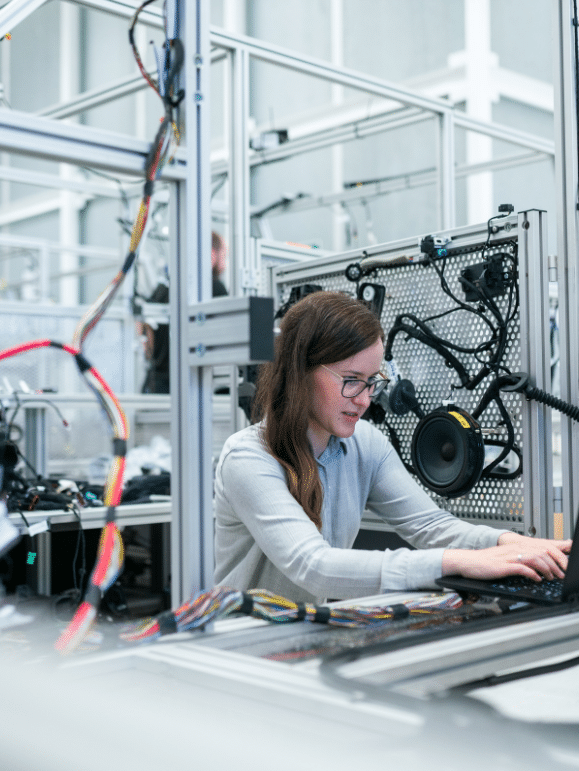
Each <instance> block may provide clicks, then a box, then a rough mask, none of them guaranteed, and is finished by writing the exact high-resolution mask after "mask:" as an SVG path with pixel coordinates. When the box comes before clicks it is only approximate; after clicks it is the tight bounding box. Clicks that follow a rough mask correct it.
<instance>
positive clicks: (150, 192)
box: [143, 179, 155, 198]
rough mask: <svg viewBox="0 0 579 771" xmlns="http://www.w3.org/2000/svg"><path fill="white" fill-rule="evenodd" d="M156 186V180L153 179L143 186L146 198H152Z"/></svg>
mask: <svg viewBox="0 0 579 771" xmlns="http://www.w3.org/2000/svg"><path fill="white" fill-rule="evenodd" d="M154 187H155V182H154V180H152V179H148V180H147V181H146V182H145V184H144V186H143V195H144V196H145V198H150V197H151V196H152V195H153V189H154Z"/></svg>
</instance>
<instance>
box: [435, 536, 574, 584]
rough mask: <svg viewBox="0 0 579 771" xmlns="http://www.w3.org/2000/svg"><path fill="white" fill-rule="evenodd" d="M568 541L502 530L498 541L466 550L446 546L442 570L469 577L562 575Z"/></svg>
mask: <svg viewBox="0 0 579 771" xmlns="http://www.w3.org/2000/svg"><path fill="white" fill-rule="evenodd" d="M570 549H571V541H550V540H547V539H545V538H527V537H526V536H523V535H518V534H517V533H502V534H501V535H500V536H499V539H498V545H497V546H494V547H491V548H489V549H480V550H478V551H469V550H466V549H446V551H445V552H444V555H443V557H442V574H443V575H449V574H454V573H458V574H460V575H462V576H468V577H469V578H502V577H503V576H509V575H519V576H526V577H527V578H531V579H533V580H534V581H540V580H541V578H542V577H544V578H547V579H549V580H550V579H552V578H563V576H564V575H565V570H566V568H567V554H568V553H569V550H570Z"/></svg>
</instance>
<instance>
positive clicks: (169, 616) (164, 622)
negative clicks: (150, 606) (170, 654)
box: [155, 610, 177, 635]
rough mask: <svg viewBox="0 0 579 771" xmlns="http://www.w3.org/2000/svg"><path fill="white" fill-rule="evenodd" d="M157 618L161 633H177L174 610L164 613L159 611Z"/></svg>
mask: <svg viewBox="0 0 579 771" xmlns="http://www.w3.org/2000/svg"><path fill="white" fill-rule="evenodd" d="M155 620H156V622H157V624H158V625H159V633H160V634H161V635H164V634H175V632H176V631H177V620H176V619H175V616H174V615H173V611H172V610H166V611H165V612H164V613H159V615H158V616H157V617H156V618H155Z"/></svg>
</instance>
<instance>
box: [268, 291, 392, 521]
mask: <svg viewBox="0 0 579 771" xmlns="http://www.w3.org/2000/svg"><path fill="white" fill-rule="evenodd" d="M280 330H281V332H280V334H279V336H278V338H277V340H276V351H275V359H274V361H273V362H270V363H268V364H265V365H263V366H262V368H261V370H260V373H259V378H258V384H257V393H256V397H255V402H254V412H253V417H254V419H255V420H261V419H262V418H265V424H264V428H263V439H264V441H265V444H266V446H267V448H268V450H269V452H270V453H271V454H272V455H273V456H274V457H275V458H276V459H277V460H278V461H279V462H280V463H281V464H282V466H283V467H284V468H285V470H286V473H287V483H288V488H289V491H290V492H291V494H292V495H293V497H294V498H295V499H296V501H297V502H298V503H299V504H300V505H301V506H302V507H303V509H304V511H305V512H306V514H307V515H308V517H309V518H310V519H311V520H312V522H313V523H314V524H315V525H316V526H317V527H318V529H321V526H322V518H321V513H322V497H323V495H322V484H321V482H320V477H319V475H318V467H317V464H316V460H315V458H314V454H313V452H312V448H311V446H310V443H309V440H308V436H307V430H308V418H309V406H310V397H311V388H312V378H311V373H312V372H313V370H314V369H316V367H319V366H320V364H334V363H335V362H337V361H343V360H344V359H348V358H350V357H351V356H354V355H356V354H357V353H360V351H363V350H364V349H365V348H368V347H369V346H371V345H373V344H374V343H375V342H376V340H377V339H378V338H381V339H382V340H384V332H383V330H382V327H381V326H380V321H379V320H378V318H377V316H376V315H375V314H374V313H373V312H372V311H370V310H369V309H368V308H367V306H366V305H364V304H363V303H361V302H359V301H358V300H356V299H354V298H352V297H349V296H347V295H345V294H342V293H341V292H316V293H315V294H311V295H308V296H307V297H305V298H304V299H303V300H300V301H299V302H297V303H296V304H295V305H293V306H292V307H291V308H290V309H289V310H288V312H287V313H286V314H285V316H284V317H283V319H282V321H281V324H280Z"/></svg>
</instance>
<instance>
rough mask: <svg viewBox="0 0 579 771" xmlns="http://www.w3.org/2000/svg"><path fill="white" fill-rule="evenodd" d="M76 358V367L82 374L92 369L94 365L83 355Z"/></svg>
mask: <svg viewBox="0 0 579 771" xmlns="http://www.w3.org/2000/svg"><path fill="white" fill-rule="evenodd" d="M74 358H75V359H76V365H77V367H78V368H79V370H80V371H81V372H86V371H87V370H89V369H92V364H91V363H90V362H89V361H88V359H86V358H85V357H84V356H83V355H82V353H77V354H75V357H74Z"/></svg>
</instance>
